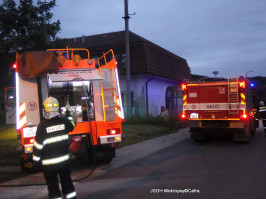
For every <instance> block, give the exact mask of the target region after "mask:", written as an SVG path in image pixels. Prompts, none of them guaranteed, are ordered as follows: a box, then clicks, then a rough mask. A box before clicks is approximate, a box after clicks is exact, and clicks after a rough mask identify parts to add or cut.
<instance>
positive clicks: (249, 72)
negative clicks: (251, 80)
mask: <svg viewBox="0 0 266 200" xmlns="http://www.w3.org/2000/svg"><path fill="white" fill-rule="evenodd" d="M250 72H253V70H251V71H248V72H246V78H247V77H248V73H250Z"/></svg>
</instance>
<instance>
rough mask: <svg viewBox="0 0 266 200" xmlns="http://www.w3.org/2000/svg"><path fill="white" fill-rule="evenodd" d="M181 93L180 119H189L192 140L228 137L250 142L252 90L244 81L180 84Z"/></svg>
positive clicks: (213, 80) (253, 130) (251, 132)
mask: <svg viewBox="0 0 266 200" xmlns="http://www.w3.org/2000/svg"><path fill="white" fill-rule="evenodd" d="M182 91H183V113H182V118H183V119H188V120H189V127H190V132H191V138H192V139H195V140H206V139H207V138H208V137H210V136H212V135H217V134H219V135H220V134H231V135H232V136H233V139H234V141H243V142H249V141H250V139H251V134H253V133H255V130H256V125H255V117H254V113H253V111H254V109H253V108H254V106H253V101H252V90H251V88H250V83H249V81H248V80H247V79H246V78H244V77H242V76H241V77H229V78H227V79H224V78H209V79H208V78H207V79H201V80H199V81H184V82H183V84H182Z"/></svg>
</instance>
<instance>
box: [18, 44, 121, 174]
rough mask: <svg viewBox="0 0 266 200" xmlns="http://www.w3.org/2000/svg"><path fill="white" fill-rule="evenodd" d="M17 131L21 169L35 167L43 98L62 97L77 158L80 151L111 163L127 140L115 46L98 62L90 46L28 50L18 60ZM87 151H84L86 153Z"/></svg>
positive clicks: (72, 146) (60, 99)
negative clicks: (71, 129) (70, 124)
mask: <svg viewBox="0 0 266 200" xmlns="http://www.w3.org/2000/svg"><path fill="white" fill-rule="evenodd" d="M15 66H16V72H15V80H16V129H17V132H18V140H19V146H18V150H19V151H20V155H21V168H22V170H31V169H33V168H34V164H33V161H32V154H33V143H34V138H35V134H36V129H37V126H38V124H39V122H40V121H41V120H42V119H44V116H43V108H42V102H43V100H44V99H46V98H47V97H48V96H52V97H55V98H56V99H57V100H58V101H59V106H60V114H61V115H62V116H66V117H72V118H73V119H74V120H75V123H76V127H75V129H74V130H73V131H72V132H70V133H69V140H70V143H71V144H70V150H71V151H72V155H74V156H73V157H75V156H76V157H78V155H79V154H83V155H86V156H88V159H89V161H90V162H94V161H93V160H97V161H102V162H110V161H112V159H113V158H114V157H115V149H116V147H117V145H118V144H119V143H121V142H122V139H123V138H122V127H121V122H123V121H124V113H123V106H122V101H121V94H120V86H119V79H118V71H117V62H116V60H115V57H114V53H113V51H112V50H109V51H108V52H107V53H104V54H103V56H102V57H100V58H99V59H98V60H97V61H95V60H94V59H90V54H89V51H88V50H87V49H73V48H66V49H49V50H47V51H43V52H25V53H23V54H20V55H18V54H17V59H16V65H15ZM84 152H85V154H84Z"/></svg>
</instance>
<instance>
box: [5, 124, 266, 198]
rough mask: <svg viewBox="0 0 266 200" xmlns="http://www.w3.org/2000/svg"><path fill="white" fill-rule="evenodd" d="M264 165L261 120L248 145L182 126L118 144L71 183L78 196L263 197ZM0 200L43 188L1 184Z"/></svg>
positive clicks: (37, 194) (40, 193) (42, 194)
mask: <svg viewBox="0 0 266 200" xmlns="http://www.w3.org/2000/svg"><path fill="white" fill-rule="evenodd" d="M265 169H266V137H264V132H263V129H262V127H261V124H260V128H259V129H258V130H257V132H256V134H255V135H254V137H252V142H251V143H250V144H245V143H234V142H233V141H232V140H231V139H230V138H216V139H213V140H212V141H210V142H207V143H196V142H194V141H192V140H191V139H190V137H189V133H188V129H183V130H180V131H179V132H178V133H175V134H172V135H169V136H163V137H161V138H156V139H153V140H150V141H146V142H144V143H140V144H137V145H132V146H129V147H126V148H121V149H120V150H119V151H118V152H117V158H116V159H115V160H114V161H113V162H112V163H111V164H109V165H104V166H99V167H98V168H97V169H96V170H95V172H94V174H93V176H92V177H90V178H89V179H87V180H85V181H83V182H78V183H75V187H76V191H77V194H78V196H77V197H78V198H80V199H83V198H85V199H91V198H93V199H97V198H100V199H107V198H119V199H120V198H123V199H128V198H131V199H132V198H136V199H138V198H153V199H154V198H193V199H197V198H204V199H206V198H219V199H221V198H222V199H223V198H230V199H233V198H242V199H243V198H252V199H255V198H261V199H265V198H266V189H265V187H266V173H265ZM88 172H89V171H86V170H85V171H83V172H82V173H83V174H86V173H88ZM82 173H76V172H75V173H74V174H73V176H76V177H78V176H81V175H82ZM32 177H33V176H31V177H30V178H32ZM37 177H38V178H37ZM30 178H29V177H28V178H27V180H28V179H30ZM40 179H41V174H36V175H35V178H34V180H35V181H36V180H38V181H40ZM19 182H25V179H24V180H21V179H20V181H19ZM0 198H31V199H32V198H47V191H46V188H45V186H41V187H40V186H37V187H35V186H34V187H27V188H8V189H3V188H0Z"/></svg>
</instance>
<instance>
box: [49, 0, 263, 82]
mask: <svg viewBox="0 0 266 200" xmlns="http://www.w3.org/2000/svg"><path fill="white" fill-rule="evenodd" d="M52 12H53V13H54V18H53V19H54V20H57V19H58V20H60V21H61V29H62V30H61V32H60V33H59V34H58V37H64V38H73V37H81V36H82V35H86V36H89V35H95V34H102V33H109V32H116V31H121V30H124V29H125V22H124V19H123V18H122V17H123V16H124V0H94V1H93V0H76V1H73V0H57V6H56V7H55V8H54V9H53V10H52ZM129 13H130V14H133V13H136V15H132V16H131V19H130V21H129V29H130V31H132V32H134V33H136V34H138V35H140V36H142V37H144V38H145V39H147V40H149V41H151V42H153V43H155V44H157V45H159V46H161V47H163V48H165V49H167V50H168V51H170V52H172V53H174V54H176V55H178V56H181V57H183V58H184V59H186V60H187V62H188V65H189V67H190V68H191V72H192V73H193V74H199V75H207V76H214V75H213V71H219V75H218V76H221V77H227V76H237V75H243V76H245V75H246V73H247V72H248V73H247V75H248V76H266V0H129ZM249 71H252V72H249Z"/></svg>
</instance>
